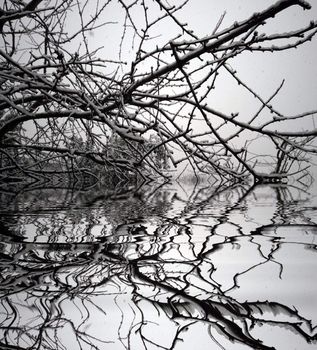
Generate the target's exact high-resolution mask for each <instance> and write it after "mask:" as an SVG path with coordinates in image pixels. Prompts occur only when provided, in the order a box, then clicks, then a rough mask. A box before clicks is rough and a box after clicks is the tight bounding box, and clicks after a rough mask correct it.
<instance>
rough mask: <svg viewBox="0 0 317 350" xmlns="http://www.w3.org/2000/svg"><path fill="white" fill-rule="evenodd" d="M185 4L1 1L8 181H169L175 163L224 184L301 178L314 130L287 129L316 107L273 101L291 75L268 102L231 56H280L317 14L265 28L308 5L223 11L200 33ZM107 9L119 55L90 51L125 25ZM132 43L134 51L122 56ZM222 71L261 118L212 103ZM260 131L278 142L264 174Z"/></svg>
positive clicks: (2, 133) (308, 35)
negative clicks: (106, 177)
mask: <svg viewBox="0 0 317 350" xmlns="http://www.w3.org/2000/svg"><path fill="white" fill-rule="evenodd" d="M272 2H273V1H272ZM187 3H188V0H186V1H183V2H181V3H178V5H174V6H170V5H168V3H167V2H166V1H163V0H155V1H148V0H135V1H128V0H117V1H98V2H94V1H92V2H90V1H80V0H67V1H60V0H56V1H53V2H52V1H45V0H30V1H28V2H22V1H13V0H4V2H3V6H2V8H1V9H0V31H1V44H0V45H1V48H0V57H1V62H0V64H1V72H0V83H1V91H0V97H1V99H0V113H1V114H0V142H1V148H0V157H1V158H0V161H1V180H2V181H9V180H10V181H12V180H22V179H24V178H30V179H33V181H52V178H58V179H59V180H60V179H61V178H65V176H67V178H68V179H69V180H71V181H79V180H80V181H85V179H86V178H87V177H88V178H93V179H95V180H98V179H99V177H100V174H101V173H108V174H109V173H112V174H115V175H116V176H119V177H120V178H122V177H129V176H134V175H137V176H141V177H143V178H146V179H149V178H153V176H159V177H169V176H170V172H169V171H167V169H166V168H167V166H166V164H167V163H169V164H170V166H171V167H172V166H173V167H176V166H177V165H178V164H180V163H189V164H190V166H191V167H192V169H193V170H194V171H195V172H203V173H207V174H209V175H212V176H215V177H218V178H221V179H223V180H236V181H241V180H244V179H245V178H247V177H251V178H252V179H253V180H254V181H255V182H257V181H270V182H271V181H280V180H281V179H283V178H285V177H287V176H288V175H290V174H293V173H298V172H299V171H301V172H302V173H303V172H304V173H303V174H304V175H305V171H306V168H305V166H306V165H302V164H304V163H305V161H307V160H309V154H314V153H316V147H315V145H314V138H315V136H316V134H317V131H316V129H315V128H311V129H307V130H302V128H300V127H298V130H296V129H295V130H294V129H292V130H291V131H289V130H285V125H287V123H289V122H290V121H301V120H304V119H305V118H312V116H313V114H314V111H310V112H304V113H302V114H297V115H292V116H289V115H285V114H283V113H281V112H279V111H278V110H277V109H276V108H275V107H274V105H273V104H272V100H273V99H274V97H275V96H276V95H277V94H278V93H279V92H280V90H281V89H282V87H283V82H282V83H281V84H280V86H279V87H278V88H277V89H276V91H274V92H273V94H272V95H271V97H270V98H268V99H265V98H263V97H261V96H260V94H258V93H257V89H256V87H251V86H249V85H248V84H247V83H246V82H244V81H243V80H242V79H241V78H240V77H239V72H236V71H235V70H234V69H233V68H232V67H231V66H230V65H229V63H230V62H231V61H232V60H233V59H234V58H235V57H237V56H239V55H243V54H244V53H245V52H248V53H250V52H263V53H265V52H274V51H283V50H288V49H292V48H297V47H298V46H300V45H301V44H303V43H305V42H308V41H310V40H312V39H313V38H314V36H315V34H316V30H317V22H314V21H313V22H310V23H307V25H306V26H305V27H301V28H294V30H293V31H288V32H282V33H274V34H265V33H264V32H263V28H265V24H266V21H267V20H268V19H272V18H274V17H275V16H276V17H278V15H279V13H281V12H283V11H284V10H286V9H287V8H289V7H292V6H296V7H298V10H299V11H300V10H309V9H310V7H311V6H310V4H309V3H308V2H306V1H304V0H280V1H277V2H275V3H273V4H272V6H270V7H269V8H267V9H264V10H263V11H262V12H259V13H255V14H253V15H252V16H251V17H250V18H247V19H246V20H244V21H241V22H235V23H233V25H232V26H230V27H228V28H226V29H221V25H222V21H223V16H222V17H221V18H220V20H219V22H218V24H217V25H216V26H215V28H213V29H212V30H211V32H210V33H209V35H207V36H204V37H199V36H197V35H196V34H195V32H194V31H192V30H191V29H190V28H189V26H188V25H187V24H184V23H183V22H182V21H181V16H180V15H179V12H180V11H181V10H182V9H183V8H184V7H185V6H186V4H187ZM114 9H115V10H114ZM120 11H121V12H120ZM109 13H110V14H111V13H116V14H117V13H120V16H121V17H120V16H119V15H118V18H119V17H120V19H118V22H120V20H121V19H122V35H121V41H120V40H119V42H118V55H117V56H116V57H112V56H110V57H102V58H99V57H98V55H99V52H102V53H105V52H107V50H103V51H99V50H98V49H93V50H92V49H91V45H90V43H91V41H92V40H93V35H94V33H95V32H96V31H98V30H100V28H102V30H104V31H107V30H108V28H111V24H112V23H113V22H114V21H116V20H117V18H112V19H111V18H110V19H109ZM106 14H108V16H106ZM104 18H106V20H104ZM108 19H109V21H108ZM166 23H168V25H170V26H171V27H173V28H174V29H175V28H176V29H177V31H178V33H179V34H178V35H175V36H173V37H171V38H169V39H167V40H166V42H165V43H163V44H160V43H159V44H154V42H155V40H153V38H154V39H155V37H154V36H155V34H154V33H155V31H156V30H157V28H160V25H164V26H166ZM110 33H111V29H110ZM127 43H128V44H129V46H130V50H131V51H132V53H130V57H129V58H128V59H127V60H126V57H125V51H124V48H125V47H126V45H127ZM222 74H227V75H228V76H229V77H230V79H233V80H234V81H235V82H237V83H238V84H239V86H240V87H241V88H242V89H244V90H245V91H246V92H247V93H248V94H250V95H251V96H254V97H255V99H256V101H257V102H258V104H259V109H258V111H257V112H256V113H254V114H253V115H249V116H245V115H244V116H242V115H239V113H232V114H226V113H224V112H222V111H219V110H217V109H215V108H213V106H212V103H211V102H210V96H212V94H213V91H214V88H215V87H216V82H217V81H218V79H219V78H218V77H219V76H221V75H222ZM299 124H301V123H299ZM198 126H199V127H198ZM260 137H263V138H264V139H265V140H266V141H267V142H269V143H270V144H271V145H273V147H274V149H275V154H270V162H269V163H270V165H271V166H270V168H269V169H267V170H266V172H261V171H260V170H259V167H258V165H259V164H260V163H261V162H262V161H263V159H264V158H267V156H268V155H267V154H265V153H264V154H261V153H258V154H254V153H253V151H252V140H256V139H259V138H260ZM240 140H244V141H243V143H241V141H240Z"/></svg>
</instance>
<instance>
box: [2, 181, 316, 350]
mask: <svg viewBox="0 0 317 350" xmlns="http://www.w3.org/2000/svg"><path fill="white" fill-rule="evenodd" d="M312 193H313V192H312V191H310V190H308V191H307V190H305V189H303V188H296V187H294V186H288V187H287V186H282V185H276V186H269V185H266V186H257V187H255V188H250V187H249V186H242V185H239V186H235V187H230V188H217V187H215V186H212V185H210V184H205V185H199V186H197V185H196V186H194V185H193V184H173V185H165V186H156V187H155V186H154V185H152V186H147V187H142V188H140V189H138V190H136V189H134V188H128V189H123V188H121V189H120V190H119V191H116V192H109V191H107V190H106V189H99V190H98V191H96V190H95V189H93V190H91V191H86V192H85V191H69V190H59V191H57V190H55V189H52V190H49V189H45V190H33V191H29V192H23V193H20V194H18V195H15V196H14V195H10V194H5V193H4V194H2V205H1V216H0V218H1V221H0V225H1V227H0V229H1V232H0V237H1V238H0V242H1V243H0V266H1V274H0V286H1V287H0V348H3V349H54V350H55V349H70V350H77V349H78V350H79V349H109V350H116V349H118V350H119V349H133V350H134V349H135V350H142V349H151V350H152V349H153V350H154V349H176V350H179V349H183V350H185V349H186V350H187V349H188V350H189V349H192V348H193V347H195V348H199V349H201V350H204V349H206V350H207V349H229V350H231V349H272V348H276V349H278V350H280V349H288V350H289V349H316V344H317V342H316V340H317V339H316V334H317V328H316V324H317V279H316V270H317V259H316V257H317V255H316V253H317V250H316V248H317V211H316V208H317V206H316V203H317V202H316V198H315V197H314V195H313V194H312Z"/></svg>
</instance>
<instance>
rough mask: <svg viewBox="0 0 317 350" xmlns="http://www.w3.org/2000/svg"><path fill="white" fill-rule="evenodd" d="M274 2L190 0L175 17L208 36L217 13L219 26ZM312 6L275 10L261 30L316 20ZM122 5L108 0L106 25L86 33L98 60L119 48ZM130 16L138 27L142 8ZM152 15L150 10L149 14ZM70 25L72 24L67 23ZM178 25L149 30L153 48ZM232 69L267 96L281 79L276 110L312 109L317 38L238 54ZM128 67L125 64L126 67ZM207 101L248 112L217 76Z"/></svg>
mask: <svg viewBox="0 0 317 350" xmlns="http://www.w3.org/2000/svg"><path fill="white" fill-rule="evenodd" d="M275 2H277V1H274V0H261V1H259V0H256V1H255V0H222V1H218V0H194V1H189V3H188V4H187V5H186V7H185V8H184V9H183V10H181V11H180V12H178V17H179V18H180V19H181V20H183V22H187V23H188V27H189V28H191V29H193V30H194V32H195V34H196V35H198V36H205V35H208V34H211V33H212V31H213V29H214V27H215V25H216V23H217V22H218V20H219V18H220V17H221V15H222V14H223V13H224V12H226V15H225V17H224V20H223V22H222V24H221V27H220V29H224V28H225V27H228V26H230V25H232V24H233V22H234V21H241V20H244V19H246V18H248V17H250V16H251V15H252V14H253V13H254V12H259V11H262V10H264V9H266V8H267V7H269V6H270V5H272V4H274V3H275ZM170 3H171V4H179V3H180V1H170ZM310 3H311V4H312V9H311V10H309V11H304V10H303V9H302V8H300V7H299V6H292V7H291V8H289V9H287V10H285V11H284V12H283V13H280V14H279V15H278V16H276V17H275V18H274V19H270V20H269V21H268V23H267V24H266V26H265V27H262V29H260V31H262V30H263V31H264V32H265V33H268V34H269V33H271V34H272V33H275V32H285V31H287V30H295V29H298V28H300V27H303V26H305V25H306V24H308V23H309V22H310V20H317V3H316V1H315V2H314V1H312V0H310ZM123 13H124V12H123V11H122V8H121V7H120V6H119V5H117V4H116V2H113V5H111V6H110V7H108V10H107V11H106V13H104V14H103V17H102V20H103V21H109V22H113V23H111V24H108V25H107V26H106V27H104V28H101V29H100V30H97V31H96V32H95V34H94V35H93V36H90V37H89V44H90V45H91V47H92V48H97V47H100V46H104V49H103V50H101V51H100V52H99V56H101V57H102V58H117V57H118V46H119V42H120V38H121V36H122V21H123V19H124V17H123ZM132 14H133V16H134V19H136V21H138V17H139V24H140V25H141V26H142V23H143V12H142V8H138V7H136V8H135V11H132ZM156 16H157V13H153V11H152V12H151V13H150V17H151V18H154V17H156ZM72 23H74V22H72ZM176 33H179V29H178V28H177V29H176V28H175V27H174V26H173V25H172V24H171V23H166V22H162V23H161V24H160V25H158V26H157V27H156V29H155V32H154V33H153V34H155V35H158V37H157V38H156V39H155V40H153V41H152V45H153V47H155V45H157V44H163V43H166V42H168V41H169V40H170V39H171V38H172V37H173V36H174V35H175V34H176ZM132 42H133V38H132V36H129V35H127V36H126V40H125V42H124V44H125V45H124V50H123V55H122V57H123V58H124V59H126V60H128V61H129V60H131V59H133V58H134V55H133V53H134V50H133V47H132ZM230 64H231V66H232V67H233V68H235V69H237V70H238V72H239V76H240V77H241V78H243V79H244V80H245V81H246V82H249V83H250V84H251V86H253V87H254V88H255V89H256V91H258V92H259V93H262V94H263V97H268V96H270V95H271V94H272V93H273V91H274V90H275V89H276V88H277V87H278V86H279V84H280V83H281V81H282V79H283V78H285V84H284V87H283V89H282V91H281V92H280V94H279V96H278V98H276V99H275V102H276V103H277V102H278V106H279V107H280V108H281V112H285V113H288V114H296V113H299V112H302V111H303V110H305V111H306V110H314V109H316V105H317V103H316V101H317V99H316V96H317V78H316V77H317V37H316V38H315V40H314V41H313V42H309V43H307V44H304V45H303V46H302V47H300V48H298V49H292V50H289V51H284V52H276V53H273V54H271V53H265V54H263V53H252V54H250V53H243V54H242V55H240V56H238V57H236V58H234V60H231V61H230ZM128 68H129V66H127V70H128ZM212 103H213V104H214V105H215V107H219V108H224V109H225V111H226V112H229V111H230V112H231V111H239V110H241V109H243V110H244V111H245V112H246V113H248V112H251V109H252V107H251V106H247V104H248V102H246V101H245V100H244V99H243V96H242V95H240V94H237V90H236V89H235V88H234V87H232V86H230V84H228V81H227V80H226V79H223V80H222V79H219V81H218V85H217V89H216V91H215V94H214V98H213V101H212Z"/></svg>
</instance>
